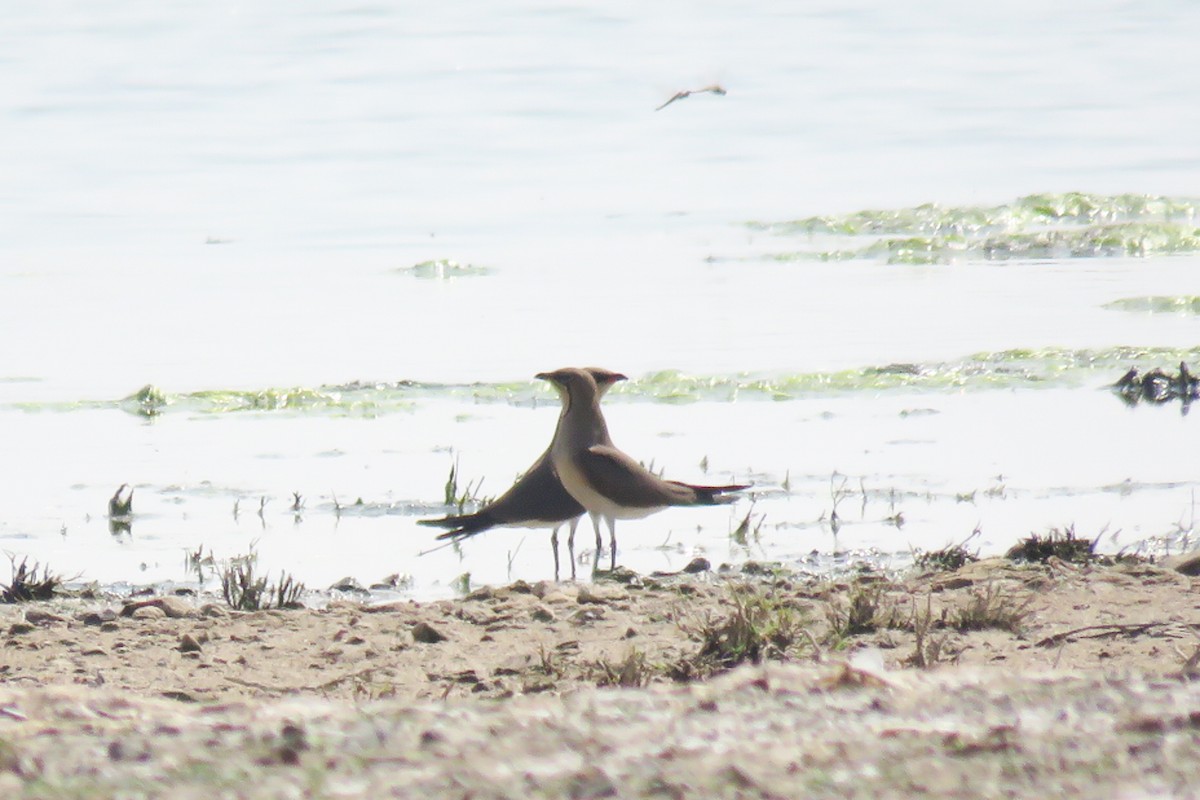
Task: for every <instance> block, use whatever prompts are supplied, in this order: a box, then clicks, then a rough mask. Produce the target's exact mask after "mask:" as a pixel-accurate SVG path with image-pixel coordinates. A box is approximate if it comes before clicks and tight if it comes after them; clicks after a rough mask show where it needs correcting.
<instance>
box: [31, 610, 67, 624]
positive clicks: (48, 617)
mask: <svg viewBox="0 0 1200 800" xmlns="http://www.w3.org/2000/svg"><path fill="white" fill-rule="evenodd" d="M25 621H26V622H30V623H33V624H34V625H47V624H49V623H51V622H63V621H64V619H63V618H62V617H60V616H59V615H58V614H51V613H50V612H49V611H42V610H41V609H39V608H30V609H27V610H26V611H25Z"/></svg>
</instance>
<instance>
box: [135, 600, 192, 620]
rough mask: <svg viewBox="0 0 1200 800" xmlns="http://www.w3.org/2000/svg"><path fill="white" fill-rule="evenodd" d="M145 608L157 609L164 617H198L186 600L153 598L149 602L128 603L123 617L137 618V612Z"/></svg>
mask: <svg viewBox="0 0 1200 800" xmlns="http://www.w3.org/2000/svg"><path fill="white" fill-rule="evenodd" d="M143 608H157V609H159V610H161V611H162V612H163V615H164V616H167V617H172V618H176V619H178V618H180V617H193V616H195V615H196V610H195V609H194V608H193V607H192V605H191V604H190V603H188V602H187V601H186V600H181V599H180V598H178V597H153V598H151V599H149V600H137V601H134V602H131V603H126V604H125V607H124V608H122V609H121V616H122V617H133V616H136V612H137V611H138V610H139V609H143Z"/></svg>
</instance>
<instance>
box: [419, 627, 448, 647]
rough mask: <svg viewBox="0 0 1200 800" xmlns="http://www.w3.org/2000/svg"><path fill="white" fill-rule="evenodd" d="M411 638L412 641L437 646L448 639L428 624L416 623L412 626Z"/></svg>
mask: <svg viewBox="0 0 1200 800" xmlns="http://www.w3.org/2000/svg"><path fill="white" fill-rule="evenodd" d="M412 637H413V641H416V642H424V643H425V644H437V643H438V642H444V641H446V639H447V638H449V637H447V636H446V634H444V633H442V632H441V631H439V630H438V629H437V628H435V627H433V626H432V625H430V624H429V623H428V622H418V623H417V624H416V625H413V627H412Z"/></svg>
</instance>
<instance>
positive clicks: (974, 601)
mask: <svg viewBox="0 0 1200 800" xmlns="http://www.w3.org/2000/svg"><path fill="white" fill-rule="evenodd" d="M1032 602H1033V598H1032V597H1029V598H1026V599H1025V600H1018V599H1017V598H1016V596H1014V595H1013V594H1012V593H1011V592H1009V591H1006V590H1004V589H1003V588H1002V587H1001V586H1000V585H998V584H994V583H988V584H987V585H986V586H985V587H984V588H983V589H976V590H975V591H973V592H971V596H970V599H968V600H967V602H966V604H965V605H963V606H960V607H959V608H956V609H954V610H952V611H951V612H950V614H949V615H948V617H947V620H946V621H947V623H948V624H949V625H950V627H952V628H955V629H956V630H959V631H962V632H964V633H965V632H966V631H982V630H988V629H999V630H1002V631H1009V632H1011V633H1020V632H1021V627H1022V625H1023V624H1024V622H1025V618H1026V617H1028V616H1029V606H1030V604H1031V603H1032Z"/></svg>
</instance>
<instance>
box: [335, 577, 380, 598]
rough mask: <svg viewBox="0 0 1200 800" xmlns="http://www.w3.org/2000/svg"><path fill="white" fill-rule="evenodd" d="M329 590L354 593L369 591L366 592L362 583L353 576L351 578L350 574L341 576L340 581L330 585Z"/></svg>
mask: <svg viewBox="0 0 1200 800" xmlns="http://www.w3.org/2000/svg"><path fill="white" fill-rule="evenodd" d="M329 590H330V591H331V592H353V593H354V594H370V592H368V591H367V590H366V589H364V588H363V585H362V584H361V583H359V582H358V581H356V580H354V578H351V577H350V576H346V577H345V578H342V579H341V580H340V581H338V582H337V583H335V584H333V585H332V586H330V587H329Z"/></svg>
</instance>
